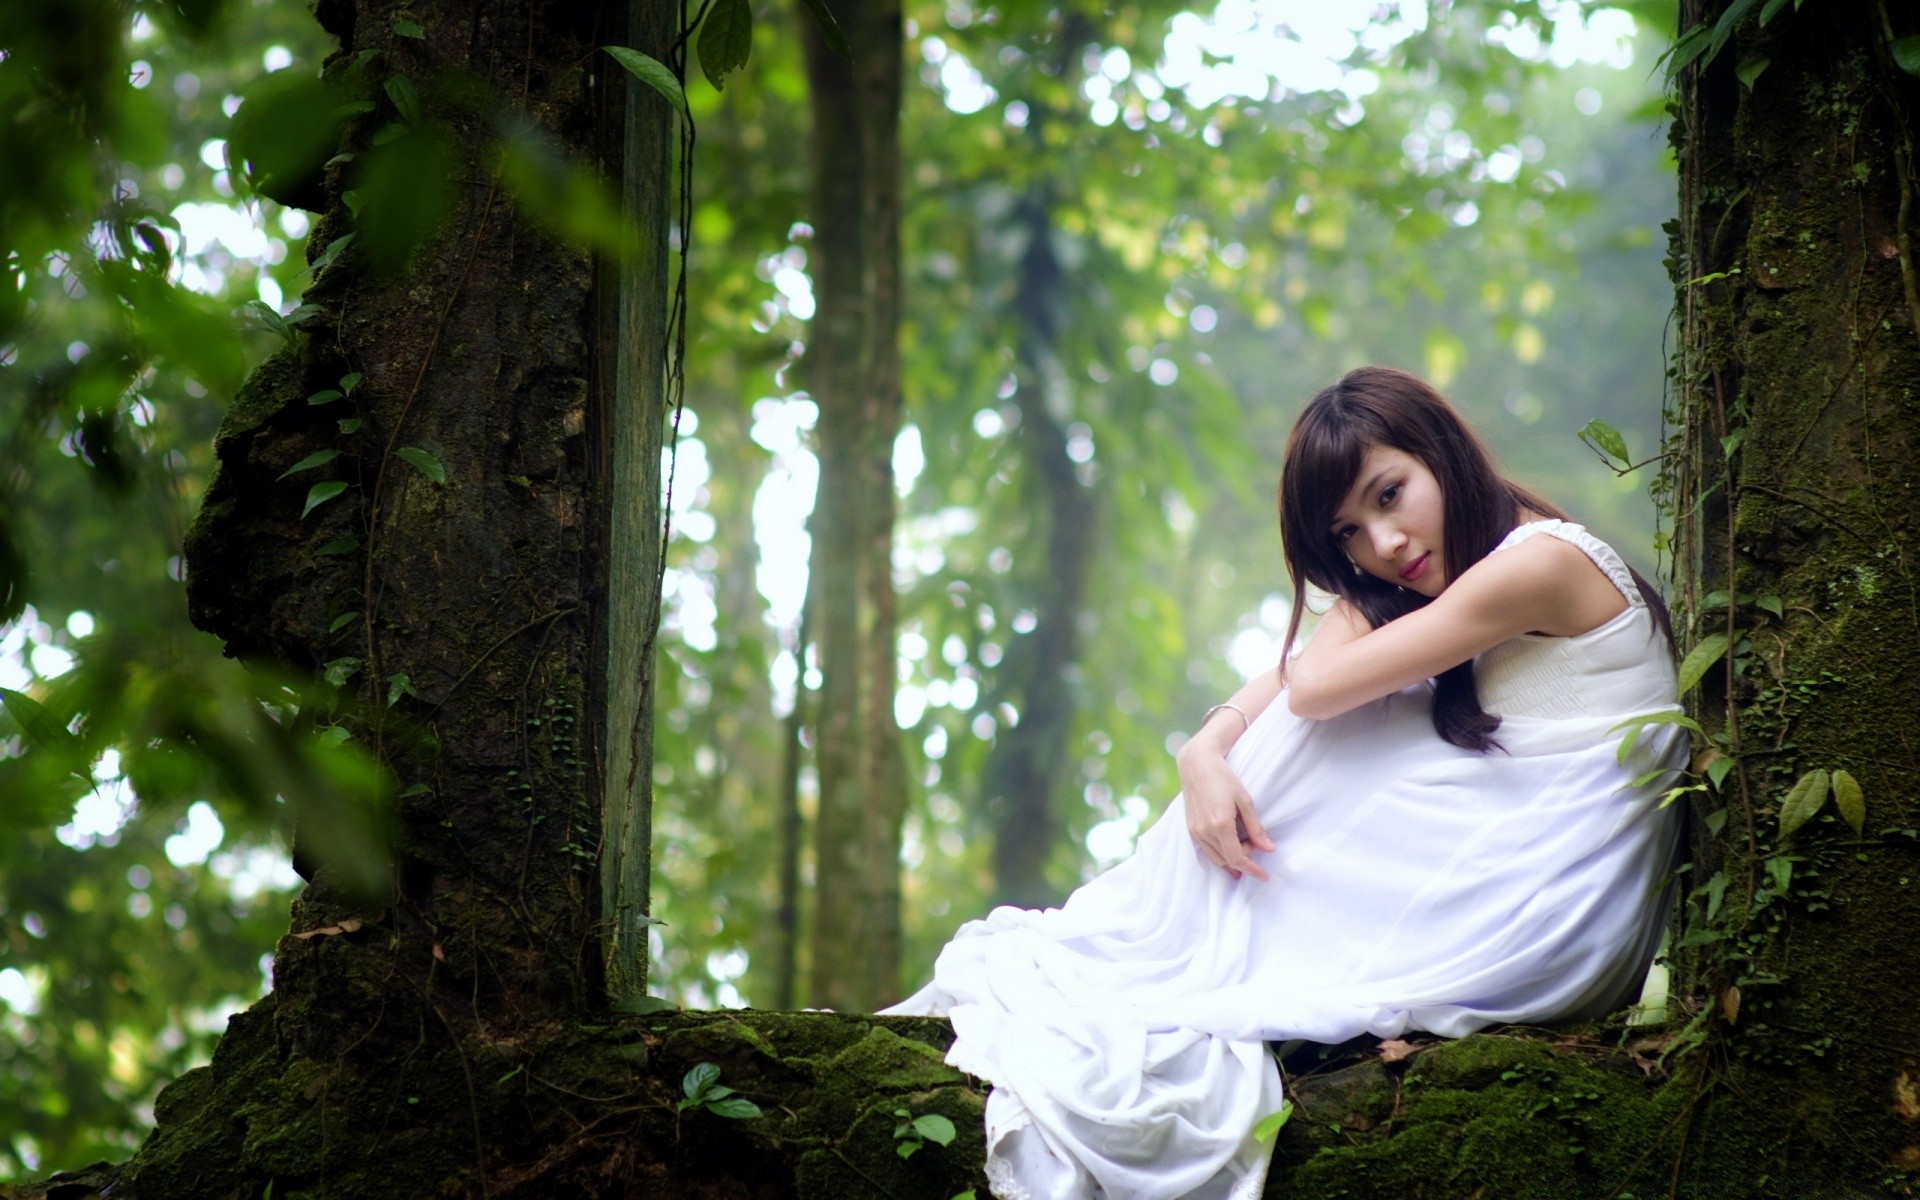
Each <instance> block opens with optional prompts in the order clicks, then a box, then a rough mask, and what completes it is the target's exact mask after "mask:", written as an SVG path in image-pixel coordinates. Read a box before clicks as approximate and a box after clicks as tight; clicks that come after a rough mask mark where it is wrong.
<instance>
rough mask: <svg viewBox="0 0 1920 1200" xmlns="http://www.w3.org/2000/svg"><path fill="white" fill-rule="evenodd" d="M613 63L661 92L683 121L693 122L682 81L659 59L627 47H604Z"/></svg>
mask: <svg viewBox="0 0 1920 1200" xmlns="http://www.w3.org/2000/svg"><path fill="white" fill-rule="evenodd" d="M601 49H602V50H605V51H606V52H607V53H608V54H611V55H613V61H615V62H617V63H619V64H620V65H621V66H623V67H625V68H626V69H627V71H628V73H630V74H631V75H632V76H633V77H634V78H635V79H638V80H639V81H640V82H641V83H644V84H646V85H647V86H648V87H650V88H652V89H653V90H654V91H656V92H659V93H660V94H661V95H662V96H665V97H666V98H667V101H668V102H669V103H671V104H672V105H673V108H674V111H675V112H678V113H679V114H680V116H681V119H683V120H687V121H691V120H693V115H692V114H691V113H689V112H688V111H687V93H686V92H685V91H683V90H682V89H681V87H680V81H679V80H678V79H675V78H674V77H673V72H672V71H669V70H667V68H666V67H664V66H662V65H661V64H660V62H659V61H658V60H657V59H653V58H649V57H647V56H646V55H644V54H642V53H640V52H639V51H638V50H629V49H627V48H626V47H625V46H602V47H601Z"/></svg>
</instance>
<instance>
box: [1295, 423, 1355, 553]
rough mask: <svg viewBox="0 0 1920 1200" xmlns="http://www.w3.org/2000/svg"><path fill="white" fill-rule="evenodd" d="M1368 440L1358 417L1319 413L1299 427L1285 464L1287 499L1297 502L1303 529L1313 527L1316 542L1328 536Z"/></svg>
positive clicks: (1350, 488)
mask: <svg viewBox="0 0 1920 1200" xmlns="http://www.w3.org/2000/svg"><path fill="white" fill-rule="evenodd" d="M1370 444H1371V442H1370V441H1369V440H1368V439H1367V438H1366V437H1365V436H1364V435H1363V432H1362V430H1361V429H1360V428H1359V422H1357V421H1351V420H1347V421H1342V420H1336V419H1327V418H1326V417H1322V419H1320V420H1316V421H1313V422H1312V424H1311V426H1310V427H1303V428H1302V429H1301V430H1300V437H1299V438H1298V440H1297V442H1296V444H1295V446H1294V454H1293V455H1292V456H1291V461H1290V462H1288V464H1287V468H1288V470H1287V481H1286V490H1287V499H1288V500H1290V501H1292V502H1293V503H1294V504H1297V505H1299V506H1300V517H1301V526H1302V532H1303V533H1304V532H1308V531H1309V530H1311V531H1313V532H1314V533H1316V534H1317V535H1319V536H1317V537H1316V538H1315V540H1316V541H1317V542H1322V543H1324V542H1326V541H1327V538H1328V537H1329V536H1330V526H1331V525H1332V524H1333V514H1334V513H1336V512H1338V511H1339V509H1340V503H1341V501H1343V500H1345V499H1346V497H1347V493H1348V492H1349V491H1351V490H1353V482H1354V480H1356V479H1358V478H1359V477H1360V464H1361V462H1362V461H1363V460H1364V459H1365V458H1366V452H1367V447H1368V445H1370Z"/></svg>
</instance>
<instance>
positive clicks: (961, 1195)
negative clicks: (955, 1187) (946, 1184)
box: [952, 1188, 976, 1200]
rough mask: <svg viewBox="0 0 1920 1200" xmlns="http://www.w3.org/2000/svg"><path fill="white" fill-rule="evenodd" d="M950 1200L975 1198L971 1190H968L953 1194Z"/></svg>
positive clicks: (972, 1199)
mask: <svg viewBox="0 0 1920 1200" xmlns="http://www.w3.org/2000/svg"><path fill="white" fill-rule="evenodd" d="M952 1200H976V1198H975V1196H974V1194H973V1189H972V1188H968V1189H967V1190H966V1191H964V1192H955V1193H954V1194H953V1198H952Z"/></svg>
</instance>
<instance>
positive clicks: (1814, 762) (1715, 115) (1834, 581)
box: [1672, 0, 1920, 1194]
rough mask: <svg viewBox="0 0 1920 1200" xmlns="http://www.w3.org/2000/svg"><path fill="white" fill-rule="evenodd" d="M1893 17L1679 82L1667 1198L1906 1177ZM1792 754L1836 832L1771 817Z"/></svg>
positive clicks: (1906, 308)
mask: <svg viewBox="0 0 1920 1200" xmlns="http://www.w3.org/2000/svg"><path fill="white" fill-rule="evenodd" d="M1722 11H1724V6H1723V5H1721V4H1717V3H1716V4H1691V5H1687V6H1684V13H1685V16H1684V18H1683V19H1684V20H1685V21H1687V22H1692V21H1696V20H1697V21H1705V22H1711V21H1714V20H1716V19H1717V18H1718V17H1719V15H1720V13H1721V12H1722ZM1917 18H1920V14H1916V13H1915V11H1914V9H1913V7H1912V6H1911V5H1897V6H1891V8H1890V7H1889V6H1887V5H1884V4H1882V3H1880V2H1878V0H1854V2H1853V3H1846V4H1840V5H1833V6H1829V7H1828V8H1826V9H1823V10H1822V12H1821V14H1820V15H1819V16H1818V17H1815V16H1814V15H1812V14H1811V13H1810V12H1809V13H1806V14H1790V13H1782V14H1779V15H1778V16H1776V17H1775V19H1774V20H1773V21H1772V22H1771V23H1769V24H1768V26H1767V27H1766V28H1764V29H1762V28H1760V26H1759V25H1758V23H1757V22H1756V21H1753V20H1748V21H1746V22H1744V23H1743V24H1742V25H1741V27H1740V32H1739V34H1738V36H1737V37H1736V38H1735V39H1734V41H1733V42H1732V43H1730V44H1729V45H1728V46H1727V48H1726V50H1725V51H1723V52H1722V53H1721V54H1720V56H1719V57H1718V58H1717V59H1715V60H1714V61H1713V62H1712V63H1711V64H1709V65H1707V66H1706V67H1705V68H1704V69H1700V68H1689V69H1688V71H1687V73H1686V75H1685V77H1684V80H1683V86H1682V90H1681V104H1680V113H1679V123H1678V128H1677V131H1676V143H1677V145H1678V147H1679V150H1680V161H1681V211H1680V222H1679V225H1678V227H1677V231H1676V235H1675V238H1674V255H1673V261H1674V262H1675V264H1676V267H1675V271H1676V279H1677V281H1678V282H1679V283H1680V284H1681V292H1680V308H1679V314H1680V345H1681V360H1680V362H1679V364H1678V366H1679V374H1678V376H1677V377H1676V406H1677V408H1678V409H1679V413H1680V416H1681V418H1682V420H1683V422H1684V428H1683V432H1682V435H1681V436H1680V438H1679V439H1678V443H1677V445H1676V446H1675V448H1674V449H1675V451H1676V458H1675V459H1674V461H1673V470H1672V478H1673V479H1674V480H1675V484H1676V491H1675V498H1676V501H1677V503H1678V505H1679V507H1680V510H1681V512H1682V514H1683V519H1682V520H1681V521H1680V522H1679V524H1678V527H1677V529H1676V543H1675V549H1676V558H1677V562H1678V564H1679V568H1680V576H1681V580H1682V586H1681V589H1680V594H1679V597H1678V601H1679V603H1678V609H1677V611H1678V614H1679V615H1680V616H1681V618H1682V621H1683V624H1684V626H1685V628H1686V631H1687V639H1686V640H1687V641H1688V642H1689V643H1691V644H1698V643H1699V642H1700V641H1703V640H1705V639H1707V638H1708V637H1710V636H1713V635H1719V636H1720V637H1723V638H1726V639H1727V640H1728V641H1729V642H1731V644H1732V646H1733V653H1731V654H1729V655H1726V656H1725V657H1723V658H1722V659H1720V660H1719V661H1718V662H1717V663H1716V664H1715V666H1714V667H1713V668H1712V669H1711V670H1709V671H1708V672H1707V674H1706V676H1705V678H1704V680H1703V682H1702V686H1701V689H1700V693H1699V696H1698V698H1697V709H1698V714H1699V716H1700V718H1701V721H1702V723H1703V724H1704V725H1706V727H1707V728H1708V729H1709V730H1710V731H1712V732H1713V733H1715V734H1716V735H1718V736H1719V737H1720V739H1721V740H1722V742H1723V748H1724V750H1725V751H1726V752H1727V753H1730V754H1731V755H1733V757H1734V764H1735V765H1734V767H1733V770H1732V772H1731V773H1730V774H1729V775H1728V776H1727V779H1726V782H1725V785H1724V786H1723V787H1722V788H1721V789H1719V791H1718V792H1716V793H1709V794H1708V796H1707V797H1706V798H1705V799H1704V802H1701V803H1697V804H1696V805H1695V816H1696V821H1697V822H1698V825H1697V828H1696V838H1695V840H1696V846H1697V853H1696V856H1695V859H1696V865H1695V869H1694V870H1695V878H1694V881H1693V882H1694V883H1695V884H1704V883H1707V882H1708V881H1709V879H1710V878H1712V879H1719V880H1721V881H1722V886H1724V889H1725V902H1724V912H1723V913H1722V914H1720V916H1719V918H1718V920H1717V921H1708V920H1707V919H1706V918H1705V914H1704V905H1705V904H1706V901H1705V899H1704V898H1703V899H1701V900H1700V901H1697V902H1696V907H1695V909H1694V910H1693V912H1692V913H1690V915H1689V925H1688V928H1689V930H1690V931H1695V930H1697V931H1699V932H1698V934H1697V936H1699V937H1715V938H1717V939H1718V940H1713V941H1707V942H1705V943H1703V944H1701V945H1700V946H1698V947H1697V948H1694V949H1692V950H1690V952H1688V953H1687V954H1686V955H1684V956H1683V957H1682V958H1681V960H1680V965H1681V966H1682V968H1683V970H1682V973H1681V974H1680V976H1679V981H1680V984H1681V987H1682V989H1683V990H1684V991H1685V992H1686V993H1687V994H1689V995H1693V996H1697V997H1699V998H1700V1000H1701V1001H1703V1002H1704V1003H1705V1004H1706V1005H1707V1006H1708V1007H1707V1009H1706V1012H1705V1014H1704V1019H1705V1032H1706V1034H1707V1036H1708V1037H1709V1038H1710V1045H1712V1046H1713V1047H1714V1048H1715V1049H1716V1050H1717V1051H1718V1052H1719V1054H1718V1055H1717V1057H1721V1058H1722V1060H1723V1061H1724V1063H1725V1066H1724V1069H1723V1070H1722V1071H1716V1072H1715V1073H1713V1074H1712V1075H1710V1076H1708V1077H1707V1080H1706V1085H1707V1088H1708V1090H1707V1091H1706V1093H1705V1094H1704V1098H1703V1101H1702V1103H1701V1105H1700V1110H1699V1112H1698V1114H1697V1115H1696V1117H1695V1118H1694V1121H1695V1125H1696V1128H1697V1129H1698V1130H1699V1133H1698V1150H1697V1152H1696V1153H1695V1154H1694V1156H1693V1158H1692V1160H1691V1161H1690V1162H1689V1164H1688V1166H1687V1168H1686V1169H1685V1170H1684V1171H1683V1172H1682V1173H1681V1174H1680V1175H1679V1176H1678V1178H1679V1179H1680V1180H1681V1185H1682V1187H1683V1188H1685V1187H1686V1186H1688V1182H1689V1181H1692V1180H1700V1181H1706V1180H1709V1179H1712V1178H1714V1177H1715V1176H1716V1175H1719V1174H1721V1173H1725V1174H1728V1175H1732V1174H1733V1173H1735V1172H1742V1171H1744V1172H1747V1173H1749V1174H1764V1175H1766V1176H1768V1177H1769V1180H1770V1182H1769V1184H1768V1186H1769V1187H1770V1188H1778V1189H1780V1190H1781V1192H1782V1193H1783V1194H1810V1193H1811V1192H1812V1191H1814V1190H1815V1189H1816V1188H1818V1187H1820V1186H1830V1185H1831V1182H1832V1181H1834V1180H1847V1181H1850V1182H1851V1183H1853V1184H1854V1185H1856V1186H1860V1187H1867V1186H1873V1185H1877V1184H1882V1181H1883V1180H1885V1181H1886V1183H1885V1184H1884V1186H1892V1184H1893V1182H1894V1181H1895V1180H1897V1179H1900V1178H1903V1177H1904V1178H1907V1179H1909V1180H1910V1178H1911V1176H1910V1174H1909V1173H1910V1172H1913V1171H1915V1170H1920V1127H1917V1126H1916V1122H1917V1121H1920V1106H1916V1104H1915V1103H1914V1102H1913V1101H1912V1095H1913V1090H1912V1089H1913V1081H1914V1079H1915V1077H1916V1072H1917V1071H1920V1065H1917V1064H1920V1059H1916V1055H1917V1054H1920V1017H1916V1014H1915V1010H1914V1008H1913V1006H1912V1005H1910V1004H1908V1003H1906V1002H1905V999H1904V996H1897V995H1896V993H1897V992H1899V991H1901V990H1902V989H1897V988H1896V989H1892V990H1888V989H1885V988H1883V987H1880V986H1878V985H1877V984H1876V982H1875V981H1890V980H1910V979H1915V978H1920V944H1916V943H1915V942H1914V939H1913V938H1912V936H1911V931H1912V928H1913V922H1914V919H1915V901H1914V899H1913V898H1912V897H1911V895H1910V894H1909V893H1910V892H1911V888H1910V886H1909V885H1908V883H1907V878H1908V876H1909V875H1910V874H1911V873H1912V871H1913V865H1914V864H1913V852H1914V849H1915V840H1914V838H1913V835H1912V833H1911V831H1910V830H1909V829H1906V828H1905V827H1906V826H1910V825H1911V824H1912V823H1913V821H1912V816H1911V800H1910V799H1909V797H1910V796H1911V795H1912V793H1913V791H1914V788H1915V784H1916V782H1920V779H1917V778H1916V777H1917V776H1920V763H1916V760H1915V757H1914V739H1913V732H1912V722H1911V717H1912V714H1913V713H1914V712H1916V711H1920V604H1917V603H1916V590H1915V580H1914V574H1913V569H1914V564H1913V562H1912V559H1911V557H1910V555H1911V551H1910V549H1909V547H1910V546H1911V545H1912V544H1913V535H1914V527H1915V524H1916V519H1917V518H1920V512H1917V511H1916V508H1915V500H1914V496H1913V492H1912V489H1911V486H1910V481H1911V480H1912V479H1913V477H1914V474H1915V472H1916V469H1917V468H1920V463H1916V461H1915V447H1916V441H1917V440H1920V420H1917V419H1916V410H1915V407H1914V404H1913V389H1914V387H1915V381H1916V378H1920V342H1917V337H1916V335H1920V304H1916V302H1915V299H1914V293H1913V285H1912V280H1913V252H1912V249H1911V238H1910V229H1911V223H1912V221H1913V219H1914V218H1913V211H1912V210H1913V197H1914V193H1915V189H1916V187H1920V181H1916V178H1915V174H1914V170H1913V161H1914V159H1913V138H1914V120H1915V115H1916V100H1917V99H1920V89H1917V88H1916V81H1915V80H1914V78H1913V77H1911V76H1909V75H1907V74H1905V73H1904V72H1903V71H1901V70H1900V69H1899V67H1898V66H1897V65H1896V64H1895V62H1894V60H1893V57H1892V54H1891V46H1892V43H1893V42H1894V40H1895V39H1897V38H1901V37H1909V36H1912V35H1914V34H1916V33H1920V19H1917ZM1759 64H1764V65H1763V66H1759ZM1757 66H1758V69H1759V70H1760V74H1759V75H1758V76H1757V77H1755V76H1753V75H1752V74H1751V72H1752V71H1753V70H1755V69H1756V67H1757ZM1739 73H1746V74H1747V76H1748V78H1747V80H1746V81H1744V82H1743V81H1742V80H1741V79H1740V78H1739V77H1738V75H1739ZM1728 596H1730V597H1731V598H1732V601H1731V603H1728V602H1727V600H1726V598H1727V597H1728ZM1815 771H1821V772H1829V773H1832V772H1838V771H1845V772H1847V773H1848V774H1849V775H1850V776H1852V777H1853V778H1854V779H1856V780H1857V781H1858V783H1859V784H1860V785H1861V787H1862V788H1863V790H1864V798H1865V823H1864V826H1863V828H1862V830H1861V831H1860V832H1858V833H1856V832H1855V831H1854V830H1853V829H1851V828H1849V827H1848V822H1847V820H1846V819H1844V817H1843V816H1841V815H1840V814H1839V812H1838V810H1837V806H1836V804H1835V802H1834V801H1829V802H1828V803H1827V804H1826V806H1825V808H1824V810H1823V811H1822V812H1821V813H1820V814H1819V815H1818V816H1817V817H1816V818H1815V819H1814V820H1813V821H1812V822H1811V823H1809V824H1807V825H1805V826H1804V827H1802V828H1800V829H1799V830H1798V831H1797V832H1792V833H1788V832H1786V831H1785V830H1784V829H1783V824H1782V818H1783V812H1782V810H1783V808H1784V807H1785V805H1786V799H1787V796H1788V794H1789V792H1790V789H1791V788H1792V787H1793V785H1794V784H1795V783H1796V781H1798V780H1801V779H1802V778H1803V777H1805V776H1807V775H1808V773H1810V772H1815ZM1826 778H1828V779H1829V780H1831V779H1833V778H1834V776H1833V775H1831V774H1829V775H1828V776H1827V777H1826ZM1809 782H1810V783H1811V782H1817V780H1810V781H1809ZM1835 794H1836V795H1837V794H1838V792H1837V791H1836V793H1835ZM1709 819H1711V820H1712V821H1713V824H1712V825H1711V826H1709V825H1708V824H1706V822H1707V821H1708V820H1709ZM1722 822H1724V823H1722Z"/></svg>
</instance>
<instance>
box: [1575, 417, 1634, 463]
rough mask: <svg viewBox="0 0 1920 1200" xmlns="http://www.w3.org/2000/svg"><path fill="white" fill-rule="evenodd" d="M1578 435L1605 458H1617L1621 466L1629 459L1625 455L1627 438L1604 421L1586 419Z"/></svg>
mask: <svg viewBox="0 0 1920 1200" xmlns="http://www.w3.org/2000/svg"><path fill="white" fill-rule="evenodd" d="M1579 437H1580V440H1581V441H1583V442H1585V443H1586V444H1587V445H1589V446H1592V447H1593V448H1594V449H1595V450H1598V451H1599V452H1600V453H1601V454H1602V455H1604V456H1606V457H1607V458H1611V459H1617V460H1618V461H1619V462H1620V463H1621V464H1622V465H1623V466H1624V465H1625V464H1627V463H1628V462H1630V461H1631V460H1630V459H1629V458H1628V457H1627V439H1626V438H1624V437H1621V436H1620V431H1619V430H1618V429H1615V428H1614V427H1613V426H1611V425H1609V424H1607V423H1606V422H1605V421H1599V420H1595V421H1588V422H1587V423H1586V425H1585V426H1583V427H1582V428H1581V430H1580V434H1579Z"/></svg>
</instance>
